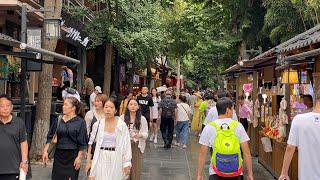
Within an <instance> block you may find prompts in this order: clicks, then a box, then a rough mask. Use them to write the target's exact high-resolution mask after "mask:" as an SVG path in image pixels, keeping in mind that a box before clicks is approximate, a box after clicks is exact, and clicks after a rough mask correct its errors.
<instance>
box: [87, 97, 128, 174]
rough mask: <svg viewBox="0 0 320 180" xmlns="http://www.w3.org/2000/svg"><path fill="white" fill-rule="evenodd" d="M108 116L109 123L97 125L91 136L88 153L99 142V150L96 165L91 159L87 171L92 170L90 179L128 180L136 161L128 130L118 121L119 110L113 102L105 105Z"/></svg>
mask: <svg viewBox="0 0 320 180" xmlns="http://www.w3.org/2000/svg"><path fill="white" fill-rule="evenodd" d="M104 113H105V120H101V121H97V122H96V123H95V124H94V125H93V128H92V132H91V135H90V140H89V148H88V152H91V148H92V144H93V142H94V141H95V140H96V146H95V150H94V155H93V160H92V162H91V158H90V157H88V159H87V167H91V171H90V175H89V179H90V180H92V179H95V180H114V179H117V180H118V179H119V180H123V179H127V177H128V176H129V174H130V169H131V158H132V153H131V145H130V134H129V130H128V127H127V125H126V123H124V122H123V121H122V120H121V119H120V118H119V117H115V114H116V107H115V104H114V102H113V101H111V100H110V99H108V100H107V101H106V103H105V105H104ZM88 156H90V153H88ZM86 170H87V171H86V173H88V169H86Z"/></svg>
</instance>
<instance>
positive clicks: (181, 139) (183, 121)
mask: <svg viewBox="0 0 320 180" xmlns="http://www.w3.org/2000/svg"><path fill="white" fill-rule="evenodd" d="M190 116H191V108H190V106H189V105H188V104H187V98H186V97H185V96H181V95H180V96H179V103H178V104H177V117H176V120H177V125H176V127H175V132H176V135H177V143H176V145H177V146H181V147H182V148H186V147H187V143H188V138H189V119H190Z"/></svg>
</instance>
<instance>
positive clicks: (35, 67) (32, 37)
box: [27, 28, 42, 71]
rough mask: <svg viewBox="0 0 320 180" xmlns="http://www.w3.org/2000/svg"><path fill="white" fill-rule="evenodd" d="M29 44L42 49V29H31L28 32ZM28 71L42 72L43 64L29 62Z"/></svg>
mask: <svg viewBox="0 0 320 180" xmlns="http://www.w3.org/2000/svg"><path fill="white" fill-rule="evenodd" d="M27 44H28V45H30V46H33V47H36V48H41V28H30V29H28V30H27ZM27 71H42V63H39V62H34V61H30V60H28V61H27Z"/></svg>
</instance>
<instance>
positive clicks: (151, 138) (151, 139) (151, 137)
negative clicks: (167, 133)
mask: <svg viewBox="0 0 320 180" xmlns="http://www.w3.org/2000/svg"><path fill="white" fill-rule="evenodd" d="M153 137H154V135H153V134H151V135H150V139H149V141H151V142H152V141H153Z"/></svg>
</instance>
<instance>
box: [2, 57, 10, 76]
mask: <svg viewBox="0 0 320 180" xmlns="http://www.w3.org/2000/svg"><path fill="white" fill-rule="evenodd" d="M0 80H9V63H8V59H7V58H6V56H1V55H0Z"/></svg>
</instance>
